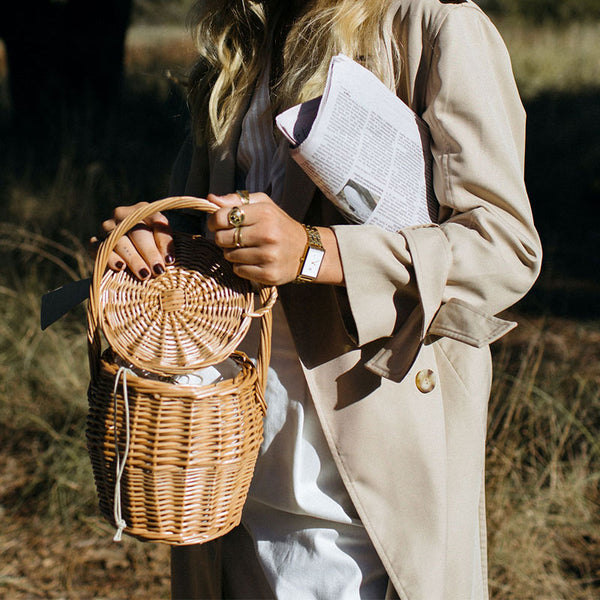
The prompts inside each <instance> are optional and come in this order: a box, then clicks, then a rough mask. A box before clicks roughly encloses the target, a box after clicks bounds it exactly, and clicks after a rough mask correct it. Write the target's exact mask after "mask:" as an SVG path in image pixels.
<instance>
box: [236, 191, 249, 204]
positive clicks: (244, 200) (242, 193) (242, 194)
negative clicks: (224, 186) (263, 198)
mask: <svg viewBox="0 0 600 600" xmlns="http://www.w3.org/2000/svg"><path fill="white" fill-rule="evenodd" d="M235 193H236V194H237V195H238V196H239V197H240V199H241V200H242V204H250V193H249V192H248V190H236V191H235Z"/></svg>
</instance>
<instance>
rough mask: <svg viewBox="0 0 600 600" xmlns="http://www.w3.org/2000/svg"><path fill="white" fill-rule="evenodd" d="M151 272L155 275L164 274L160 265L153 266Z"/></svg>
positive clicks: (163, 269)
mask: <svg viewBox="0 0 600 600" xmlns="http://www.w3.org/2000/svg"><path fill="white" fill-rule="evenodd" d="M152 270H153V271H154V274H155V275H162V274H163V273H164V272H165V268H164V267H163V266H162V265H161V264H160V263H158V264H156V265H154V268H153V269H152Z"/></svg>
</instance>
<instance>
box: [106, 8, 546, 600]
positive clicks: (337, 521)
mask: <svg viewBox="0 0 600 600" xmlns="http://www.w3.org/2000/svg"><path fill="white" fill-rule="evenodd" d="M192 22H193V25H194V27H195V32H196V38H197V41H198V46H199V50H200V59H199V61H198V65H197V67H196V69H195V71H194V74H193V76H192V81H191V91H190V106H191V111H192V117H193V124H194V136H193V141H190V142H189V143H187V144H186V145H185V146H184V148H183V149H182V152H181V154H180V157H179V159H178V162H177V165H176V167H175V170H174V179H173V190H172V191H173V193H177V194H180V193H185V194H188V195H195V196H200V197H208V199H209V200H211V201H213V202H215V203H216V204H217V205H219V206H220V207H222V208H221V209H220V210H218V211H217V212H216V213H215V214H214V215H211V216H210V218H209V219H208V229H209V230H210V231H211V232H213V234H214V238H215V241H216V243H217V244H218V245H219V246H221V247H222V248H223V249H224V252H225V257H226V258H227V259H228V260H229V261H231V262H232V263H233V265H234V269H235V271H236V273H237V274H238V275H240V276H241V277H245V278H248V279H250V280H252V281H255V282H259V283H263V284H269V285H278V286H280V296H281V300H282V305H283V308H284V310H285V316H284V315H283V314H282V313H281V312H278V313H277V314H276V315H275V321H276V333H275V334H274V353H273V359H272V367H273V372H272V373H271V378H270V382H269V388H268V396H269V397H268V403H269V410H268V414H267V417H266V421H265V443H264V445H263V448H262V453H261V456H260V458H259V461H258V464H257V469H256V473H255V477H254V480H253V484H252V488H251V491H250V494H249V498H248V502H247V504H246V507H245V512H244V517H243V527H240V528H238V529H237V530H235V531H234V532H232V533H231V534H229V535H227V536H225V537H224V538H221V539H220V540H217V541H215V542H212V543H209V544H205V545H203V546H189V547H181V548H175V549H174V551H173V554H172V557H173V569H172V573H173V594H174V596H175V597H188V598H189V597H210V596H214V597H233V598H264V597H277V598H285V599H287V598H294V599H303V598H307V599H308V598H332V599H334V598H335V599H339V598H342V599H351V598H383V597H387V598H397V597H399V598H403V599H406V600H415V599H425V600H432V599H459V600H463V599H466V598H485V597H487V589H486V587H487V586H486V557H485V516H484V501H483V498H484V478H483V468H484V443H485V431H486V406H487V399H488V395H489V389H490V382H491V364H490V354H489V348H488V345H489V344H490V343H491V342H493V341H494V340H496V339H498V338H499V337H501V336H502V335H503V334H504V333H505V332H506V331H508V330H509V329H511V328H512V327H513V326H514V324H513V323H507V322H505V321H502V320H500V319H498V318H496V317H494V316H492V315H494V314H496V313H498V312H499V311H502V310H503V309H505V308H507V307H508V306H510V305H512V304H513V303H514V302H516V301H517V300H518V299H519V298H520V297H521V296H522V295H523V294H524V293H525V292H526V291H527V290H528V289H529V288H530V286H531V285H532V283H533V281H534V280H535V278H536V276H537V274H538V271H539V265H540V254H541V251H540V245H539V239H538V236H537V234H536V232H535V229H534V226H533V222H532V217H531V212H530V207H529V203H528V199H527V194H526V190H525V187H524V183H523V146H524V131H525V130H524V125H525V115H524V111H523V109H522V106H521V103H520V100H519V97H518V93H517V90H516V87H515V84H514V79H513V76H512V72H511V68H510V62H509V58H508V55H507V52H506V49H505V47H504V45H503V43H502V41H501V39H500V37H499V35H498V33H497V32H496V30H495V29H494V27H493V26H492V25H491V23H490V22H489V20H488V19H487V18H486V17H485V15H484V14H483V13H482V12H481V10H480V9H479V8H478V7H477V6H476V5H475V4H474V3H473V2H471V1H468V0H312V1H307V2H303V1H301V0H299V1H297V2H296V3H295V4H294V5H293V6H291V7H287V5H285V3H283V2H279V1H278V0H265V1H263V2H260V1H256V2H253V1H251V0H229V1H227V2H223V1H222V0H220V1H217V0H204V1H201V2H197V3H196V5H195V7H194V9H193V11H192ZM340 52H343V53H345V54H346V55H348V56H350V57H352V58H354V59H355V60H357V61H359V62H361V63H362V64H364V65H365V66H367V67H368V68H369V69H370V70H372V71H373V72H374V73H376V74H377V75H378V76H379V77H380V78H381V79H382V80H383V81H384V82H385V83H386V84H387V85H388V87H390V88H391V89H393V90H395V91H396V92H397V94H398V96H399V97H400V98H401V99H402V100H403V101H404V102H406V103H407V104H408V105H409V106H410V107H411V108H412V109H413V110H414V111H415V112H416V113H418V114H419V115H421V116H422V117H423V119H424V120H425V121H426V122H427V124H428V125H429V128H430V133H431V149H432V153H433V183H434V189H435V194H436V197H437V199H438V201H439V204H440V210H439V224H436V225H423V226H418V227H412V228H409V229H405V230H402V231H400V232H398V233H389V232H385V231H383V230H380V229H378V228H376V227H371V226H364V225H350V224H347V223H345V222H344V219H343V218H342V217H341V215H340V214H339V213H337V211H336V210H335V208H334V207H333V205H332V204H331V203H330V202H329V201H328V200H327V199H325V197H324V196H323V195H322V194H321V193H320V191H319V190H318V189H315V186H314V185H313V184H312V183H311V182H310V180H309V179H308V178H307V177H306V176H305V175H304V173H303V172H302V171H301V170H300V168H299V167H298V166H297V165H296V164H295V163H294V162H293V161H292V160H291V159H290V157H289V154H288V153H287V147H286V145H285V143H283V142H280V141H276V139H275V137H274V136H273V120H272V116H273V114H275V113H276V112H279V111H281V110H283V109H285V108H287V107H289V106H292V105H294V104H296V103H298V102H301V101H304V100H308V99H310V98H312V97H316V96H318V95H320V94H321V93H322V90H323V85H324V83H325V78H326V75H327V67H328V64H329V61H330V59H331V57H332V56H334V55H336V54H338V53H340ZM242 188H245V189H248V190H249V191H250V194H249V196H248V197H247V196H246V194H244V193H235V190H236V189H242ZM234 207H241V208H242V210H243V212H244V221H243V223H242V224H241V226H239V225H240V224H239V222H237V221H236V220H235V217H233V216H232V209H233V208H234ZM130 210H131V208H120V209H118V210H117V211H115V215H114V218H113V219H111V220H109V221H107V222H105V223H104V224H103V227H104V229H105V231H109V230H111V229H112V228H113V227H114V226H115V224H116V222H118V221H119V220H121V219H123V218H124V216H125V215H126V214H127V213H128V212H129V211H130ZM235 212H236V211H234V213H235ZM303 224H305V225H308V224H310V225H313V226H316V230H315V229H314V228H310V227H309V228H307V227H304V225H303ZM170 240H171V238H170V232H169V223H168V220H167V218H166V217H165V216H163V215H155V216H154V217H152V218H151V219H148V221H147V222H146V224H145V226H144V227H140V228H138V229H137V230H136V231H134V232H133V233H131V234H130V236H129V239H125V240H123V241H122V243H121V244H120V245H119V246H118V247H117V249H116V252H115V253H114V254H113V256H112V257H111V262H110V265H111V267H112V268H114V269H122V268H125V266H128V267H129V268H130V269H131V270H132V271H133V272H134V273H135V274H137V276H139V277H141V278H147V277H150V276H151V273H152V272H153V273H154V274H155V275H160V273H162V271H163V270H164V266H165V264H167V263H169V262H170V261H171V260H172V256H171V255H170ZM315 240H316V242H318V241H320V243H321V244H322V248H323V249H324V254H323V259H322V262H321V264H320V268H319V269H318V273H317V274H316V277H315V278H314V279H310V278H309V279H310V282H309V283H303V284H302V285H288V284H290V283H291V282H294V281H295V280H296V279H297V278H298V277H299V275H301V271H302V266H301V258H302V257H303V256H304V253H305V249H306V247H307V244H308V242H309V241H313V242H315ZM317 266H319V265H317ZM312 274H313V275H314V274H315V273H312ZM301 279H304V280H306V279H307V278H301ZM288 327H289V329H288ZM290 350H291V351H290ZM298 359H299V360H298Z"/></svg>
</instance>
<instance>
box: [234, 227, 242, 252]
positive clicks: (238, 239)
mask: <svg viewBox="0 0 600 600" xmlns="http://www.w3.org/2000/svg"><path fill="white" fill-rule="evenodd" d="M233 241H234V243H235V247H236V248H242V247H243V245H244V244H243V243H242V228H241V227H236V228H235V229H234V230H233Z"/></svg>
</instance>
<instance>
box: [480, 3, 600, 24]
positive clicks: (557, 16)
mask: <svg viewBox="0 0 600 600" xmlns="http://www.w3.org/2000/svg"><path fill="white" fill-rule="evenodd" d="M479 4H481V6H482V7H483V8H484V9H486V10H489V11H490V12H495V13H498V14H502V15H507V16H511V17H525V18H526V19H530V20H533V21H545V20H553V21H568V20H573V19H577V20H588V19H598V18H600V2H599V1H598V0H486V1H482V2H480V3H479Z"/></svg>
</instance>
